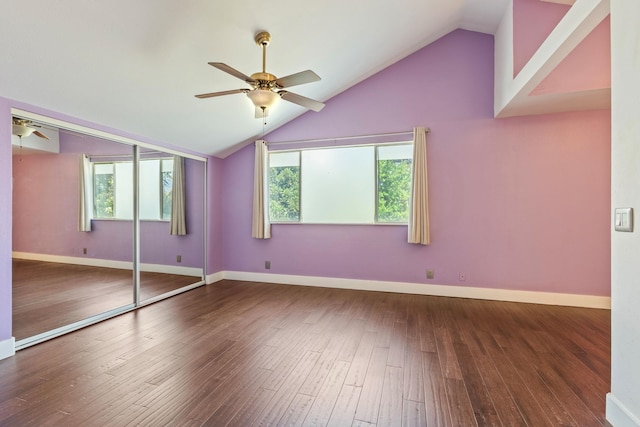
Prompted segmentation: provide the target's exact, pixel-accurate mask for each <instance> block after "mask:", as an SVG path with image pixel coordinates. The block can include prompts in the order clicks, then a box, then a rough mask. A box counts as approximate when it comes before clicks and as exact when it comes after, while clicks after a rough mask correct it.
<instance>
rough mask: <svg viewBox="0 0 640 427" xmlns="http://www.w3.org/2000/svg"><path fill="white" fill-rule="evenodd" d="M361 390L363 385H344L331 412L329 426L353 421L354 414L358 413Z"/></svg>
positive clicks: (336, 426) (339, 426)
mask: <svg viewBox="0 0 640 427" xmlns="http://www.w3.org/2000/svg"><path fill="white" fill-rule="evenodd" d="M361 391H362V387H356V386H353V385H345V386H343V387H342V390H341V391H340V394H339V395H338V401H337V402H336V404H335V406H334V407H333V411H332V412H331V418H329V422H328V423H327V427H341V426H346V425H351V424H352V423H353V421H354V419H353V416H354V415H355V413H356V407H357V405H358V400H360V392H361Z"/></svg>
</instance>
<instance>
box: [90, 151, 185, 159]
mask: <svg viewBox="0 0 640 427" xmlns="http://www.w3.org/2000/svg"><path fill="white" fill-rule="evenodd" d="M158 154H160V156H158ZM165 154H166V155H165ZM145 155H154V156H158V158H169V157H173V154H169V153H165V152H163V151H145V152H144V153H140V157H143V156H145ZM87 156H89V158H90V159H130V158H133V154H87Z"/></svg>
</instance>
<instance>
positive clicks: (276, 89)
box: [196, 31, 324, 118]
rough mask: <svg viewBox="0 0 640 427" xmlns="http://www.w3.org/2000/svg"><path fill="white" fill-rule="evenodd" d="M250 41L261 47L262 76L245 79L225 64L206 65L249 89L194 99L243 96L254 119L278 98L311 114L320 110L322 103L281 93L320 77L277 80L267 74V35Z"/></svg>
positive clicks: (310, 74)
mask: <svg viewBox="0 0 640 427" xmlns="http://www.w3.org/2000/svg"><path fill="white" fill-rule="evenodd" d="M254 40H255V42H256V44H257V45H258V46H262V72H259V73H254V74H252V75H251V77H249V76H247V75H245V74H243V73H241V72H240V71H238V70H236V69H235V68H232V67H230V66H228V65H227V64H223V63H222V62H209V65H211V66H213V67H216V68H217V69H219V70H221V71H224V72H225V73H228V74H231V75H232V76H233V77H236V78H238V79H240V80H243V81H244V82H245V83H247V84H248V85H249V86H251V88H250V89H233V90H226V91H222V92H212V93H203V94H201V95H196V98H200V99H204V98H213V97H216V96H223V95H232V94H235V93H244V94H246V95H247V96H248V97H249V99H251V102H253V104H254V105H255V107H256V118H263V117H266V115H267V114H268V110H269V109H270V108H272V107H273V106H274V105H275V103H276V102H277V101H278V100H279V99H280V98H282V99H284V100H285V101H289V102H292V103H294V104H297V105H300V106H302V107H305V108H308V109H310V110H313V111H320V110H322V108H324V104H323V103H322V102H318V101H315V100H313V99H311V98H307V97H304V96H302V95H298V94H295V93H293V92H289V91H287V90H283V89H285V88H289V87H291V86H296V85H301V84H305V83H311V82H316V81H318V80H320V77H319V76H318V75H317V74H316V73H314V72H313V71H311V70H306V71H301V72H299V73H295V74H291V75H288V76H285V77H280V78H277V77H276V76H274V75H273V74H270V73H267V71H266V64H267V46H268V45H269V43H270V42H271V35H270V34H269V33H268V32H266V31H262V32H260V33H258V34H256V36H255V39H254Z"/></svg>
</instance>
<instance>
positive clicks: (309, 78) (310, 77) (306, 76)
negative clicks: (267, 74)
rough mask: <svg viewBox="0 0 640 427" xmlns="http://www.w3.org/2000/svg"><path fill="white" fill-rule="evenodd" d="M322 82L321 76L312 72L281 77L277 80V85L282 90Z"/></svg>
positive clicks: (307, 71)
mask: <svg viewBox="0 0 640 427" xmlns="http://www.w3.org/2000/svg"><path fill="white" fill-rule="evenodd" d="M318 80H320V76H318V75H317V74H316V73H314V72H313V71H311V70H306V71H300V72H299V73H295V74H290V75H288V76H284V77H280V78H279V79H276V83H277V84H278V86H280V87H281V88H285V87H291V86H296V85H302V84H305V83H311V82H317V81H318Z"/></svg>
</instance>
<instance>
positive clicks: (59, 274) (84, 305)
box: [12, 259, 198, 339]
mask: <svg viewBox="0 0 640 427" xmlns="http://www.w3.org/2000/svg"><path fill="white" fill-rule="evenodd" d="M12 264H13V310H12V311H13V334H14V337H16V339H22V338H27V337H30V336H34V335H36V334H39V333H42V332H46V331H49V330H52V329H55V328H58V327H60V326H65V325H68V324H70V323H73V322H76V321H78V320H82V319H86V318H87V317H89V316H93V315H95V314H100V313H103V312H105V311H108V310H112V309H114V308H118V307H122V306H125V305H128V304H131V303H132V302H133V287H132V283H133V273H132V272H131V271H130V270H120V269H115V268H102V267H91V266H86V265H75V264H60V263H53V262H43V261H31V260H20V259H14V260H13V263H12ZM197 281H198V278H197V277H191V276H180V275H174V274H160V273H148V272H143V273H141V274H140V291H141V292H140V296H141V299H142V300H145V299H148V298H152V297H154V296H157V295H161V294H163V293H165V292H169V291H172V290H174V289H178V288H181V287H183V286H187V285H190V284H192V283H194V282H197Z"/></svg>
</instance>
